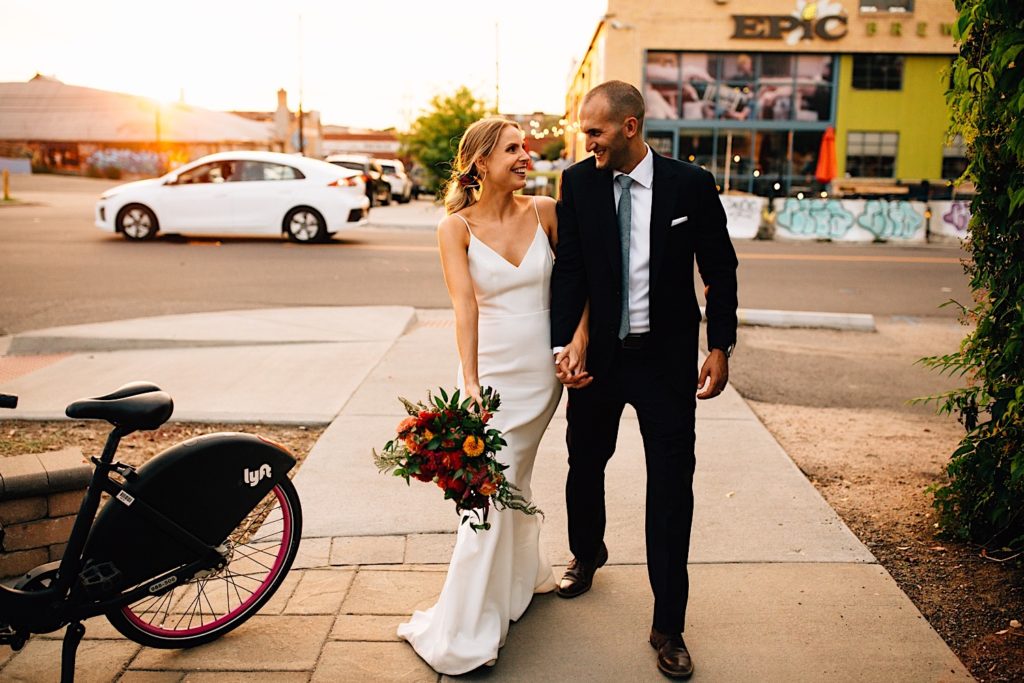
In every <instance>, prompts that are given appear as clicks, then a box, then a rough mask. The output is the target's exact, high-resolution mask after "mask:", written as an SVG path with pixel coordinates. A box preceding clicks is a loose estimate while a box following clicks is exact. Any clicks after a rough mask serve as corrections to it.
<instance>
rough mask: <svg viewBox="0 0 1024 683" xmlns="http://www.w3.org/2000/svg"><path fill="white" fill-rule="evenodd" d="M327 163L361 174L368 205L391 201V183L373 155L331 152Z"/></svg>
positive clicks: (372, 205) (385, 203) (386, 203)
mask: <svg viewBox="0 0 1024 683" xmlns="http://www.w3.org/2000/svg"><path fill="white" fill-rule="evenodd" d="M326 161H327V162H328V163H331V164H334V165H335V166H341V167H342V168H348V169H351V170H353V171H357V172H359V173H361V174H362V175H363V183H364V184H365V185H366V197H367V199H369V200H370V207H371V208H372V207H374V206H378V205H383V206H387V205H388V204H390V203H391V184H390V183H388V181H387V179H386V178H385V177H384V169H383V168H382V167H381V165H380V162H378V161H377V160H376V159H374V158H373V157H368V156H364V155H362V154H332V155H331V156H329V157H327V159H326Z"/></svg>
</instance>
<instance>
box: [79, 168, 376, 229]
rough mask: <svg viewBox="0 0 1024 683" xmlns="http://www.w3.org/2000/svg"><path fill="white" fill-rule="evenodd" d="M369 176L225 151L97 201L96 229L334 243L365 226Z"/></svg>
mask: <svg viewBox="0 0 1024 683" xmlns="http://www.w3.org/2000/svg"><path fill="white" fill-rule="evenodd" d="M369 206H370V203H369V201H368V200H367V199H366V186H365V185H364V184H363V179H362V176H360V175H359V174H358V173H356V172H354V171H351V170H349V169H346V168H340V167H338V166H335V165H333V164H328V163H326V162H324V161H319V160H317V159H310V158H308V157H303V156H298V155H292V154H280V153H278V152H248V151H236V152H218V153H217V154H211V155H209V156H205V157H202V158H200V159H197V160H195V161H193V162H191V163H189V164H186V165H184V166H182V167H181V168H178V169H175V170H174V171H171V172H170V173H168V174H166V175H164V176H162V177H160V178H151V179H149V180H139V181H137V182H134V183H125V184H124V185H118V186H117V187H113V188H111V189H109V190H107V191H106V192H104V193H103V194H102V195H101V196H100V200H99V201H98V202H97V203H96V226H97V227H98V228H101V229H103V230H106V231H108V232H115V233H121V234H122V235H124V237H125V238H126V239H129V240H145V239H151V238H152V237H153V236H154V235H156V233H157V232H158V231H160V232H164V233H193V234H199V233H215V234H230V233H239V234H241V233H246V234H254V233H255V234H265V235H280V234H282V233H284V234H286V235H288V238H289V239H291V240H293V241H295V242H318V241H322V240H327V239H330V238H331V236H332V234H333V233H335V232H337V231H338V230H340V229H342V228H344V227H346V226H352V225H363V224H365V223H366V220H367V214H368V212H369Z"/></svg>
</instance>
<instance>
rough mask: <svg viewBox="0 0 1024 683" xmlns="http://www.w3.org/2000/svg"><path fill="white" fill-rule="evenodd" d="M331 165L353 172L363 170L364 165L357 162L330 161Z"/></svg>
mask: <svg viewBox="0 0 1024 683" xmlns="http://www.w3.org/2000/svg"><path fill="white" fill-rule="evenodd" d="M331 163H332V164H334V165H335V166H341V167H342V168H351V169H352V170H353V171H363V170H365V168H364V165H363V164H361V163H359V162H358V161H332V162H331Z"/></svg>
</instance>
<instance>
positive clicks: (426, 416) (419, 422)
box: [416, 410, 437, 427]
mask: <svg viewBox="0 0 1024 683" xmlns="http://www.w3.org/2000/svg"><path fill="white" fill-rule="evenodd" d="M436 417H437V413H435V412H433V411H430V410H422V411H420V414H419V416H418V417H417V419H416V426H417V427H426V426H427V425H428V424H430V422H431V421H432V420H433V419H435V418H436Z"/></svg>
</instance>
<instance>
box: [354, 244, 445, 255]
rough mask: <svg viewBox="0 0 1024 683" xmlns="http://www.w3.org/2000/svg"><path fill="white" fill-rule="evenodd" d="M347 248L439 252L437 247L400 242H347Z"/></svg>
mask: <svg viewBox="0 0 1024 683" xmlns="http://www.w3.org/2000/svg"><path fill="white" fill-rule="evenodd" d="M345 248H346V249H363V250H366V251H421V252H430V253H432V254H436V253H437V247H419V246H415V245H399V244H346V245H345Z"/></svg>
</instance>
